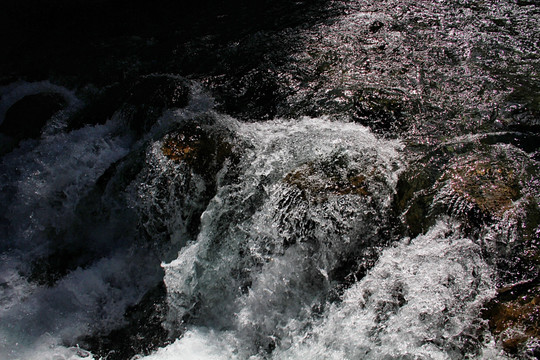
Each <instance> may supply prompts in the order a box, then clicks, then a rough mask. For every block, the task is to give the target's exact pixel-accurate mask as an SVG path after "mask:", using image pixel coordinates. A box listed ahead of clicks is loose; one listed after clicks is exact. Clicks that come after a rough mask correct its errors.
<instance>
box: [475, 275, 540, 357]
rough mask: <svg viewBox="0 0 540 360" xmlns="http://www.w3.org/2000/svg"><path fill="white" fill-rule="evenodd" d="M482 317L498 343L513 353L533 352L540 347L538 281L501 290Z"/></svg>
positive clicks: (539, 296) (539, 287)
mask: <svg viewBox="0 0 540 360" xmlns="http://www.w3.org/2000/svg"><path fill="white" fill-rule="evenodd" d="M482 316H483V317H484V319H486V320H488V321H489V328H490V330H491V332H492V333H493V335H495V338H496V339H497V342H498V343H500V344H501V345H502V347H503V348H504V350H505V351H507V352H508V353H510V354H526V353H528V352H529V353H532V355H533V356H535V357H537V356H538V354H539V352H540V348H539V345H538V344H539V342H540V285H539V282H538V278H537V279H536V280H534V281H529V282H525V283H518V284H515V285H512V286H508V287H505V288H501V289H499V290H498V295H497V297H496V298H495V299H493V300H492V301H491V302H490V303H489V304H487V306H486V308H485V310H484V312H483V314H482Z"/></svg>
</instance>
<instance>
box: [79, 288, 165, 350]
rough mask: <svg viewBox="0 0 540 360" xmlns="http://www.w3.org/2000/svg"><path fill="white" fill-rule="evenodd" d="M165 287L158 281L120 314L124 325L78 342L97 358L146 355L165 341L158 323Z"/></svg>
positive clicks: (160, 319)
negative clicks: (122, 315)
mask: <svg viewBox="0 0 540 360" xmlns="http://www.w3.org/2000/svg"><path fill="white" fill-rule="evenodd" d="M166 295H167V289H166V288H165V284H163V283H162V282H161V283H159V284H158V285H157V286H156V287H154V288H153V289H151V290H149V291H148V292H147V293H146V294H145V295H144V297H143V298H142V299H141V300H140V301H139V302H138V303H137V304H135V305H133V306H131V307H129V308H128V309H127V310H126V312H125V315H124V319H125V321H126V324H125V325H124V326H122V327H120V328H118V329H115V330H113V331H111V332H110V333H109V334H107V335H93V336H85V337H83V338H81V339H79V340H80V341H81V345H83V346H84V347H85V348H86V349H88V350H90V351H92V353H94V354H95V355H97V356H99V357H100V358H105V359H108V360H124V359H131V358H132V357H133V356H135V355H137V354H141V355H148V354H149V353H151V352H152V351H153V350H155V349H156V348H158V347H160V346H165V345H167V343H168V340H169V339H168V332H167V330H165V329H164V328H163V326H162V322H163V321H164V318H165V315H166V313H167V303H166V301H165V300H166Z"/></svg>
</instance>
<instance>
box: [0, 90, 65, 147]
mask: <svg viewBox="0 0 540 360" xmlns="http://www.w3.org/2000/svg"><path fill="white" fill-rule="evenodd" d="M66 106H67V101H66V99H65V98H64V96H63V95H61V94H59V93H53V92H45V93H39V94H34V95H27V96H25V97H23V98H22V99H21V100H19V101H17V102H16V103H15V104H13V105H12V106H11V107H10V108H9V109H8V110H7V111H6V114H5V117H4V121H3V122H2V123H1V124H0V133H1V134H3V135H5V136H7V137H8V139H3V140H5V141H4V142H6V143H10V144H8V146H5V145H3V146H2V147H1V148H0V153H3V152H8V151H10V150H11V149H12V148H13V147H15V146H16V145H17V144H18V143H19V142H20V141H21V140H24V139H35V138H37V137H39V136H40V135H41V130H42V129H43V127H44V126H45V124H47V122H48V121H49V120H50V119H51V117H52V116H53V115H54V114H56V113H58V112H59V111H60V110H62V109H64V108H65V107H66Z"/></svg>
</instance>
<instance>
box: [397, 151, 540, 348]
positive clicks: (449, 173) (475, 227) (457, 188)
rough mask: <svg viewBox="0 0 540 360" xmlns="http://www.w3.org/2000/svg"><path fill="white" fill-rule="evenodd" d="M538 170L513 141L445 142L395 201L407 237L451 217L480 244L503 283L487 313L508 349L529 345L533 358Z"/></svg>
mask: <svg viewBox="0 0 540 360" xmlns="http://www.w3.org/2000/svg"><path fill="white" fill-rule="evenodd" d="M537 172H538V166H537V163H536V161H535V160H534V158H533V157H532V156H530V155H529V154H527V153H525V152H523V151H521V150H519V149H517V148H515V147H512V146H509V145H507V144H491V145H486V144H485V143H484V144H482V141H481V142H480V143H478V142H461V143H453V144H447V145H445V146H442V147H439V148H438V149H436V150H435V151H433V152H431V154H429V155H428V156H426V157H424V158H422V159H420V160H418V161H417V162H416V163H414V164H413V165H412V166H411V167H410V169H409V171H408V172H405V173H404V174H402V176H401V179H400V181H399V183H398V193H397V197H396V202H395V206H396V209H398V211H399V213H400V215H401V218H402V221H403V223H404V225H405V232H406V233H408V234H418V233H422V232H425V231H426V229H427V228H429V226H431V224H433V223H434V222H436V220H437V219H439V218H441V217H447V216H450V217H451V218H453V219H455V220H456V221H458V222H459V223H460V224H461V225H462V227H463V229H464V230H465V232H466V233H467V234H468V236H470V237H471V238H472V239H474V240H475V241H476V242H478V243H479V244H481V245H482V252H483V254H484V256H485V258H486V259H487V260H488V262H489V263H490V264H492V265H494V267H495V269H496V271H497V284H498V285H497V286H498V287H499V290H498V292H499V295H498V296H497V297H496V298H495V299H493V300H492V301H490V302H489V303H488V304H486V310H485V311H484V313H483V315H482V316H483V317H484V319H486V320H488V322H489V328H490V330H491V331H492V333H493V334H494V335H495V338H496V340H497V342H498V343H500V344H501V346H502V347H503V348H504V349H505V350H506V351H507V352H509V353H512V354H517V353H520V354H524V353H526V350H527V349H528V350H527V351H533V352H534V356H538V354H539V351H540V349H538V341H539V335H540V333H539V332H538V328H539V321H540V288H539V287H538V277H539V275H540V251H539V249H540V207H539V206H538V196H539V190H540V188H539V187H538V185H537V181H536V180H535V179H536V178H537Z"/></svg>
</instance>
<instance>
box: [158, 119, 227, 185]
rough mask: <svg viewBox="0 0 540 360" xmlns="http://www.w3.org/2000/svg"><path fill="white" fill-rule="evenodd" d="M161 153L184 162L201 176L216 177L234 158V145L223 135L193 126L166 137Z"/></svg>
mask: <svg viewBox="0 0 540 360" xmlns="http://www.w3.org/2000/svg"><path fill="white" fill-rule="evenodd" d="M161 151H162V152H163V155H165V157H167V158H168V159H169V160H172V161H174V162H180V161H183V162H185V163H187V164H188V165H189V166H191V167H192V168H193V170H195V171H196V172H198V173H199V174H201V175H206V176H215V174H216V172H217V171H219V169H220V168H221V166H223V163H224V162H225V160H226V159H228V158H231V157H232V155H233V145H232V143H231V142H230V139H226V138H225V137H224V136H223V135H222V134H219V133H216V132H214V133H210V132H209V131H205V130H204V129H203V128H202V127H201V126H197V125H192V126H186V127H183V128H182V129H180V130H179V131H174V132H172V133H169V134H167V135H165V137H164V138H163V145H162V146H161Z"/></svg>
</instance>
